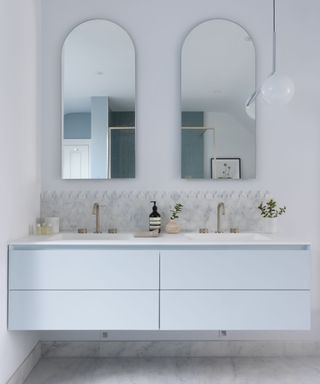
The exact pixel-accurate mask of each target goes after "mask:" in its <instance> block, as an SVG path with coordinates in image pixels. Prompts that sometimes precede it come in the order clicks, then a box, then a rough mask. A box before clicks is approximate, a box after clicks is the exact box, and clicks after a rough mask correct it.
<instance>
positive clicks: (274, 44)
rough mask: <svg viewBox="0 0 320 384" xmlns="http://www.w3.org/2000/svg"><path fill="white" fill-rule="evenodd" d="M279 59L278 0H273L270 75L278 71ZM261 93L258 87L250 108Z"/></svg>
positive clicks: (247, 104)
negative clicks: (277, 62) (277, 32)
mask: <svg viewBox="0 0 320 384" xmlns="http://www.w3.org/2000/svg"><path fill="white" fill-rule="evenodd" d="M276 59H277V36H276V0H272V72H271V74H270V76H272V75H273V74H275V73H276V61H277V60H276ZM259 93H260V88H259V89H256V90H255V91H254V92H253V94H252V95H251V97H250V98H249V100H248V101H247V103H246V108H248V107H249V106H250V105H251V104H252V103H253V102H254V101H255V99H256V98H257V96H258V95H259Z"/></svg>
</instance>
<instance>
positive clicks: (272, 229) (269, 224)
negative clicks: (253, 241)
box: [263, 217, 278, 233]
mask: <svg viewBox="0 0 320 384" xmlns="http://www.w3.org/2000/svg"><path fill="white" fill-rule="evenodd" d="M263 221H264V231H265V233H276V232H277V229H278V228H277V227H278V219H277V218H276V217H275V218H267V217H266V218H264V219H263Z"/></svg>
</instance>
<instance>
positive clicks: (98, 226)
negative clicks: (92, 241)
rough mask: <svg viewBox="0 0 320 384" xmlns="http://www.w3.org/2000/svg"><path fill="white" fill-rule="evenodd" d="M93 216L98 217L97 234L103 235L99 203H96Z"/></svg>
mask: <svg viewBox="0 0 320 384" xmlns="http://www.w3.org/2000/svg"><path fill="white" fill-rule="evenodd" d="M92 214H93V215H96V230H95V233H101V226H100V205H99V204H98V203H94V204H93V207H92Z"/></svg>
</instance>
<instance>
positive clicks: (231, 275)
mask: <svg viewBox="0 0 320 384" xmlns="http://www.w3.org/2000/svg"><path fill="white" fill-rule="evenodd" d="M177 239H178V237H177ZM161 241H163V240H161V238H159V239H158V240H157V239H155V240H153V239H152V240H148V241H146V242H145V243H143V241H142V242H140V243H139V244H138V245H137V244H135V243H134V240H132V241H129V242H128V243H127V244H122V245H119V246H118V247H117V246H115V245H113V246H108V245H99V246H97V245H91V246H90V245H83V246H80V245H78V246H75V245H69V246H66V245H61V244H60V245H54V246H50V245H43V246H39V245H38V246H37V245H31V244H29V245H27V244H26V245H11V246H10V247H9V293H8V307H9V308H8V313H9V316H8V327H9V329H10V330H217V329H226V330H306V329H309V328H310V307H311V305H310V287H311V277H310V271H311V252H310V246H309V245H303V244H302V245H299V244H293V245H292V244H291V245H290V244H288V245H279V244H278V245H276V244H271V245H266V244H260V245H254V244H248V245H240V244H238V245H237V244H234V245H217V244H209V245H208V244H198V245H195V244H191V245H186V244H185V243H184V242H180V243H179V241H177V243H174V242H172V237H171V238H170V242H171V243H170V244H168V243H161ZM124 243H126V242H124Z"/></svg>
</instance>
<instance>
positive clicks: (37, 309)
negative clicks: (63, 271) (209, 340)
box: [8, 291, 159, 330]
mask: <svg viewBox="0 0 320 384" xmlns="http://www.w3.org/2000/svg"><path fill="white" fill-rule="evenodd" d="M8 321H9V323H8V328H9V329H10V330H103V329H106V330H129V329H130V330H154V329H158V328H159V293H158V291H11V292H10V293H9V320H8Z"/></svg>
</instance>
